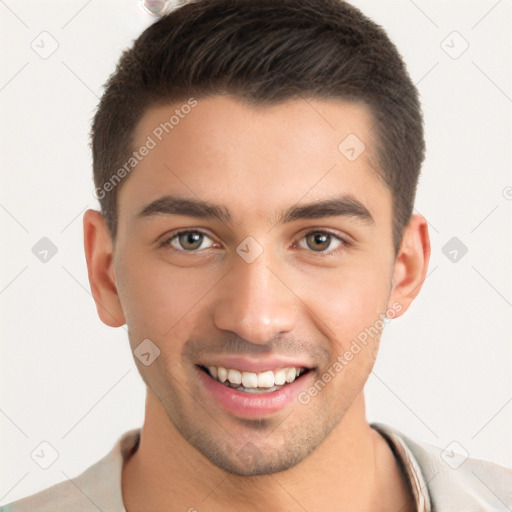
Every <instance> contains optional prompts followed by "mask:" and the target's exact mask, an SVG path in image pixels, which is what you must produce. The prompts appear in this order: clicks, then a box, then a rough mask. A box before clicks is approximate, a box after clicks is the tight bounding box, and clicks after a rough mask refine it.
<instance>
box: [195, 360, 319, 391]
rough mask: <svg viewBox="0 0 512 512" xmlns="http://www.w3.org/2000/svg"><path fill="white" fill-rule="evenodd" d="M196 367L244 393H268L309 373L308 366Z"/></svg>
mask: <svg viewBox="0 0 512 512" xmlns="http://www.w3.org/2000/svg"><path fill="white" fill-rule="evenodd" d="M197 367H198V368H199V369H200V370H201V371H203V372H204V373H206V374H207V375H208V376H209V377H211V378H212V379H213V380H216V381H217V382H220V383H221V384H223V385H224V386H226V387H229V388H233V389H236V390H238V391H244V392H246V393H270V392H272V391H277V390H279V389H281V388H283V387H285V386H287V385H288V384H291V383H292V382H295V381H296V380H298V379H300V378H301V377H302V376H303V375H305V374H307V373H309V371H310V369H309V368H303V367H295V366H293V367H287V368H279V369H277V370H267V371H264V372H258V373H256V372H245V371H240V370H236V369H233V368H224V367H223V366H202V365H197Z"/></svg>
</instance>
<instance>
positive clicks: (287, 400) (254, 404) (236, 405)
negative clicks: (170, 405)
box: [196, 367, 313, 418]
mask: <svg viewBox="0 0 512 512" xmlns="http://www.w3.org/2000/svg"><path fill="white" fill-rule="evenodd" d="M196 369H197V371H198V372H199V378H200V381H201V383H202V384H203V385H204V387H205V388H206V389H207V391H208V392H209V393H210V394H211V395H212V396H213V398H214V399H215V401H216V402H217V403H218V404H219V405H220V406H221V407H223V408H224V409H225V410H227V411H228V412H229V413H231V414H233V415H234V416H239V417H242V418H257V417H261V416H265V415H268V414H272V413H275V412H278V411H281V410H282V409H284V408H285V407H287V406H288V405H290V404H291V403H292V402H293V401H294V400H296V399H297V395H298V394H299V393H300V391H301V389H302V388H304V387H306V386H307V382H308V381H309V378H310V375H312V374H313V372H312V371H311V370H310V371H309V372H308V373H307V374H305V375H303V376H302V377H300V378H299V379H297V380H295V381H293V382H292V383H291V384H285V385H284V386H283V387H282V388H280V389H277V390H276V391H269V392H268V393H247V392H245V391H239V390H238V389H234V388H231V387H228V386H225V385H224V384H221V383H220V382H219V381H217V380H215V379H213V378H212V377H210V376H209V375H208V374H207V373H205V372H204V371H202V370H201V369H199V368H197V367H196Z"/></svg>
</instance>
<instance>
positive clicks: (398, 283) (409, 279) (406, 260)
mask: <svg viewBox="0 0 512 512" xmlns="http://www.w3.org/2000/svg"><path fill="white" fill-rule="evenodd" d="M429 260H430V237H429V233H428V224H427V221H426V220H425V218H424V217H423V216H421V215H417V214H415V215H412V216H411V219H410V221H409V223H408V224H407V227H406V228H405V230H404V234H403V237H402V243H401V245H400V249H399V251H398V254H397V257H396V259H395V263H394V268H393V277H392V289H391V293H390V297H389V301H388V307H390V305H391V304H393V303H395V302H398V303H400V305H401V306H402V308H401V309H400V313H399V314H397V315H396V316H401V315H403V314H404V313H405V312H406V311H407V309H408V308H409V306H410V305H411V303H412V301H413V300H414V299H415V298H416V296H417V295H418V293H419V291H420V289H421V286H422V285H423V282H424V281H425V276H426V275H427V269H428V263H429Z"/></svg>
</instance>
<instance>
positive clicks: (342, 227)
mask: <svg viewBox="0 0 512 512" xmlns="http://www.w3.org/2000/svg"><path fill="white" fill-rule="evenodd" d="M176 109H180V105H172V106H165V107H158V108H153V109H151V110H148V111H147V112H146V114H145V116H144V117H143V119H142V120H141V122H140V123H139V125H138V127H137V130H136V132H135V144H134V146H135V147H136V148H140V147H141V146H143V145H145V144H146V145H147V146H148V147H149V146H151V149H150V150H149V151H148V152H147V155H146V156H144V157H143V158H142V159H141V161H140V162H139V163H138V164H137V166H136V168H135V170H134V171H133V172H132V174H131V175H130V176H129V179H127V180H126V183H124V184H123V186H122V188H121V189H120V191H119V196H118V201H119V203H118V204H119V210H118V213H119V224H118V233H117V239H116V243H115V247H114V252H113V265H112V268H113V274H114V277H113V280H114V281H115V287H116V296H117V299H118V301H119V304H120V308H121V310H122V314H123V316H124V319H125V320H126V322H127V325H128V329H129V339H130V344H131V348H132V350H134V351H136V350H137V347H138V346H139V345H140V344H141V343H142V342H143V340H150V341H149V342H148V341H146V342H145V343H146V345H142V346H141V347H145V348H146V349H147V348H148V347H150V349H149V352H150V354H151V355H150V356H146V357H147V359H148V360H149V359H151V360H152V359H153V357H154V356H155V355H156V354H158V351H159V355H158V357H156V359H154V361H152V362H151V363H150V364H147V365H146V364H143V363H141V361H140V360H139V359H138V358H137V357H136V358H135V362H136V363H137V366H138V368H139V371H140V373H141V375H142V377H143V379H144V381H145V382H146V384H147V386H148V387H149V388H150V389H151V392H152V395H153V396H154V397H156V399H157V400H158V401H159V402H160V404H161V406H162V407H163V409H164V410H165V413H166V416H167V417H168V419H169V420H170V422H171V423H170V425H171V424H172V426H173V428H175V429H176V430H177V431H178V432H179V433H180V434H181V436H182V438H183V439H184V440H185V441H186V442H188V443H189V444H190V445H192V446H194V447H195V448H196V449H197V450H199V452H201V453H202V454H203V455H204V456H205V457H206V458H207V459H209V460H210V461H211V462H213V463H214V464H216V465H217V466H219V467H221V468H223V469H225V470H227V471H229V472H232V473H235V474H240V475H249V474H251V475H255V474H264V473H272V472H276V471H282V470H285V469H287V468H289V467H291V466H293V465H295V464H297V463H299V462H300V461H301V460H302V459H304V458H305V457H306V456H307V455H308V454H309V453H310V452H311V451H312V450H313V449H314V448H315V447H316V446H317V445H318V444H319V443H320V442H321V441H323V440H324V439H325V438H326V437H327V436H328V435H329V433H330V432H331V431H332V429H333V428H335V427H336V426H337V425H338V424H339V423H340V421H341V419H342V418H343V417H344V416H345V415H346V414H347V412H348V411H349V410H350V407H351V405H353V403H354V401H355V400H356V397H358V396H360V393H361V392H362V390H363V387H364V384H365V382H366V380H367V378H368V375H369V373H370V371H371V369H372V367H373V363H374V360H375V357H376V353H377V348H378V343H379V338H380V330H381V328H382V324H383V322H382V319H383V317H384V315H386V314H387V313H388V312H389V311H390V308H393V309H395V312H397V313H398V311H399V310H400V309H401V308H402V306H399V307H395V306H391V302H390V301H391V299H392V298H393V297H392V296H391V291H392V289H393V286H392V285H393V272H394V270H395V271H396V268H395V254H394V252H393V238H392V198H391V194H390V191H389V190H388V189H387V187H386V186H385V184H384V183H383V182H382V181H381V179H380V178H379V177H378V174H377V171H376V167H375V166H376V164H375V161H376V158H375V157H376V155H375V154H374V150H373V148H374V146H375V142H374V140H373V138H372V128H371V127H372V118H371V114H370V112H369V110H367V109H366V108H365V107H364V106H361V105H355V104H351V103H345V102H341V101H338V100H311V101H308V102H306V101H304V100H290V101H288V102H285V103H281V104H279V105H276V106H272V107H254V106H247V105H245V104H243V103H242V102H240V101H239V100H236V99H234V98H232V97H221V96H214V97H210V98H207V99H201V100H199V101H198V102H197V104H196V105H195V106H194V107H193V108H190V109H182V110H180V112H182V115H181V116H179V121H178V122H177V123H175V124H173V127H172V130H169V133H168V134H167V133H166V132H165V131H163V132H162V129H161V126H162V125H161V123H165V122H166V121H168V120H169V118H170V117H171V116H172V115H173V114H174V113H175V111H176ZM185 111H186V112H188V113H187V114H186V115H185V114H183V112H185ZM158 127H160V130H158ZM161 132H162V133H161ZM156 134H158V136H157V135H156ZM351 134H352V135H351ZM348 136H350V138H349V139H346V137H348ZM354 136H356V137H357V139H356V138H354ZM148 137H150V138H151V139H152V140H153V142H154V144H153V143H148V141H149V139H148ZM160 138H161V140H159V139H160ZM345 139H346V140H345ZM343 141H345V142H343ZM340 144H341V146H340ZM362 144H364V150H363V151H362V152H361V150H362V148H363V146H362ZM153 146H154V147H153ZM351 148H352V149H353V151H352V150H351ZM360 152H361V154H359V155H358V153H360ZM354 157H356V158H354ZM397 316H398V315H397ZM372 329H373V330H372ZM376 330H377V331H379V332H378V334H375V332H376ZM368 332H370V333H373V334H372V335H368ZM362 333H366V336H365V335H364V334H362ZM363 339H365V341H364V342H363V341H362V340H363ZM354 343H355V345H357V346H358V347H359V350H358V351H357V349H356V348H355V345H354ZM147 351H148V350H146V352H147ZM348 352H350V353H351V354H352V356H351V357H350V355H349V354H348ZM347 354H348V355H347ZM297 374H299V376H298V377H297ZM226 375H227V380H226V381H225V382H224V383H221V382H219V380H224V379H226ZM329 376H330V378H329ZM240 380H241V381H242V382H240ZM319 382H320V383H319ZM315 390H316V391H315Z"/></svg>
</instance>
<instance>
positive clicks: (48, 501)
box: [0, 429, 140, 512]
mask: <svg viewBox="0 0 512 512" xmlns="http://www.w3.org/2000/svg"><path fill="white" fill-rule="evenodd" d="M139 432H140V429H133V430H130V431H128V432H125V433H124V434H123V435H122V436H121V438H119V439H118V441H117V442H116V444H115V446H114V448H113V449H112V450H111V451H110V452H109V453H108V454H107V455H105V456H104V457H103V458H102V459H100V460H99V461H98V462H96V463H95V464H93V465H92V466H90V467H89V468H87V469H86V470H85V471H83V472H82V473H81V474H80V475H78V476H77V477H75V478H72V479H69V480H65V481H63V482H59V483H57V484H55V485H52V486H51V487H48V488H47V489H43V490H42V491H39V492H37V493H35V494H32V495H30V496H27V497H25V498H21V499H20V500H17V501H13V502H12V503H9V504H7V505H4V506H2V507H0V512H33V511H34V510H37V511H38V512H73V511H76V512H78V511H80V512H89V511H90V512H97V511H98V510H101V511H102V512H125V510H124V506H123V499H122V491H121V474H122V467H123V462H124V459H125V458H126V456H127V455H128V454H129V453H130V452H131V451H132V450H133V448H134V447H135V446H136V443H137V442H138V439H139V437H138V436H139Z"/></svg>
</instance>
